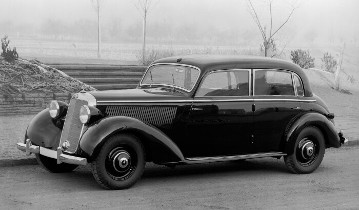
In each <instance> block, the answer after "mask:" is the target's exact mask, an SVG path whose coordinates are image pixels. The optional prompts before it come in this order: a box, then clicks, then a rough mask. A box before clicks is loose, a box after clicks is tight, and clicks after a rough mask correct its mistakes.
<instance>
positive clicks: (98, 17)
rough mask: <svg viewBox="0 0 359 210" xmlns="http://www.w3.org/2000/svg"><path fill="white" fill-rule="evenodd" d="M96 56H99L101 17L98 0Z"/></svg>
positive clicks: (98, 1)
mask: <svg viewBox="0 0 359 210" xmlns="http://www.w3.org/2000/svg"><path fill="white" fill-rule="evenodd" d="M97 57H98V58H101V18H100V0H97Z"/></svg>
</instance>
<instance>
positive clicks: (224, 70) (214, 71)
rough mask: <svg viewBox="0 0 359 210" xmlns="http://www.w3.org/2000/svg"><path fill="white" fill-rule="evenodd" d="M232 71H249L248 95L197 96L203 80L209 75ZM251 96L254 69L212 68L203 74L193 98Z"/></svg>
mask: <svg viewBox="0 0 359 210" xmlns="http://www.w3.org/2000/svg"><path fill="white" fill-rule="evenodd" d="M230 71H247V72H248V95H246V96H197V93H198V91H199V89H200V88H201V86H202V84H203V82H204V81H205V79H206V78H207V77H208V76H209V75H211V74H214V73H218V72H226V73H228V72H230ZM250 96H252V69H216V70H211V71H209V72H207V73H206V74H205V75H203V77H202V79H201V81H200V83H199V84H198V88H197V90H196V92H195V93H194V95H193V98H213V97H226V98H232V97H250Z"/></svg>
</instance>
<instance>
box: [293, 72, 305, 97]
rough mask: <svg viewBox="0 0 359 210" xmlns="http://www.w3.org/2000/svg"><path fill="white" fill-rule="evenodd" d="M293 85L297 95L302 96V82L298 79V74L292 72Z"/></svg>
mask: <svg viewBox="0 0 359 210" xmlns="http://www.w3.org/2000/svg"><path fill="white" fill-rule="evenodd" d="M294 85H295V88H296V89H297V95H298V96H304V88H303V83H302V81H301V80H300V79H299V77H298V75H296V74H294Z"/></svg>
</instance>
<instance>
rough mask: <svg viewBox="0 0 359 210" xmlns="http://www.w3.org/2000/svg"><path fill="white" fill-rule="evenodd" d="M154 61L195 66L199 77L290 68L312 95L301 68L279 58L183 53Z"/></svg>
mask: <svg viewBox="0 0 359 210" xmlns="http://www.w3.org/2000/svg"><path fill="white" fill-rule="evenodd" d="M156 63H178V64H187V65H191V66H195V67H198V68H199V69H201V76H200V77H202V76H203V75H204V74H205V73H207V72H208V71H211V70H224V69H264V68H265V69H285V70H291V71H293V72H295V73H297V74H298V75H299V76H300V77H301V78H302V81H303V83H304V87H305V89H306V94H305V95H306V96H311V95H312V91H311V88H310V85H309V81H308V78H307V76H306V75H305V73H304V72H303V70H302V68H300V67H299V66H298V65H296V64H294V63H292V62H289V61H285V60H281V59H276V58H268V57H261V56H241V55H185V56H173V57H168V58H162V59H159V60H157V61H155V62H154V63H153V64H156Z"/></svg>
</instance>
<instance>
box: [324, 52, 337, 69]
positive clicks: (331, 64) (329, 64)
mask: <svg viewBox="0 0 359 210" xmlns="http://www.w3.org/2000/svg"><path fill="white" fill-rule="evenodd" d="M321 60H322V63H323V64H322V68H324V70H325V71H329V72H332V73H334V72H335V68H336V67H337V65H338V63H337V61H336V60H335V58H334V57H333V56H332V55H331V54H329V53H328V52H326V53H325V54H324V55H323V58H321Z"/></svg>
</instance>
